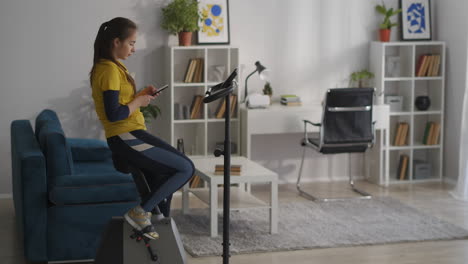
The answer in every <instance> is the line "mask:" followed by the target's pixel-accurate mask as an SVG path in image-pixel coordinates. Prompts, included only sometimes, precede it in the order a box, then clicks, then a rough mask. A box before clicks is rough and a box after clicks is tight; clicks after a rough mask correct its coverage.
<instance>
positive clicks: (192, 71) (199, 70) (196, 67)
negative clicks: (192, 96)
mask: <svg viewBox="0 0 468 264" xmlns="http://www.w3.org/2000/svg"><path fill="white" fill-rule="evenodd" d="M203 61H204V60H203V58H195V59H190V61H189V63H188V65H187V70H185V76H184V82H186V83H200V82H203V68H204V67H203V64H204V62H203Z"/></svg>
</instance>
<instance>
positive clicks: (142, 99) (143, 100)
mask: <svg viewBox="0 0 468 264" xmlns="http://www.w3.org/2000/svg"><path fill="white" fill-rule="evenodd" d="M154 98H156V97H155V96H151V95H149V94H142V95H139V96H138V97H136V98H135V101H137V102H138V105H140V107H142V106H148V105H149V103H150V102H151V100H153V99H154Z"/></svg>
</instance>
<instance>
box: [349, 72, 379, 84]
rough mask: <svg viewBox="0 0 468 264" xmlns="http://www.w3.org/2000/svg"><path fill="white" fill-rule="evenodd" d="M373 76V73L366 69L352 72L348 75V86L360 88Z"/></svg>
mask: <svg viewBox="0 0 468 264" xmlns="http://www.w3.org/2000/svg"><path fill="white" fill-rule="evenodd" d="M373 78H374V74H373V73H372V72H370V71H368V70H366V69H363V70H360V71H357V72H353V73H351V75H350V80H349V86H350V87H356V84H357V87H359V88H362V87H364V86H368V85H369V83H368V81H369V80H371V79H373Z"/></svg>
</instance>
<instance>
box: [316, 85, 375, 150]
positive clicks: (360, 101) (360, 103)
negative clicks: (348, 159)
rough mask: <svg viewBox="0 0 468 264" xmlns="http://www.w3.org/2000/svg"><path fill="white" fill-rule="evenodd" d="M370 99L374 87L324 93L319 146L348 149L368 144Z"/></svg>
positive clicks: (371, 99) (370, 115)
mask: <svg viewBox="0 0 468 264" xmlns="http://www.w3.org/2000/svg"><path fill="white" fill-rule="evenodd" d="M373 98H374V88H340V89H330V90H328V92H327V94H326V96H325V104H324V111H323V116H322V127H321V133H320V136H321V143H322V144H323V146H324V147H327V146H330V147H333V146H337V147H338V146H340V145H341V146H343V147H346V146H347V147H351V146H359V145H362V146H365V145H368V144H371V143H372V142H373V140H374V134H373V128H372V104H373ZM343 152H345V151H343Z"/></svg>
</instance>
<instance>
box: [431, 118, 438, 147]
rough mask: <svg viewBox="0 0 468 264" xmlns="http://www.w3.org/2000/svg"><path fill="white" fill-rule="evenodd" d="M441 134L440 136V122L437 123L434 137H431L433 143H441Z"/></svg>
mask: <svg viewBox="0 0 468 264" xmlns="http://www.w3.org/2000/svg"><path fill="white" fill-rule="evenodd" d="M439 136H440V123H435V124H434V131H433V134H432V138H430V140H431V145H437V144H439Z"/></svg>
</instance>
